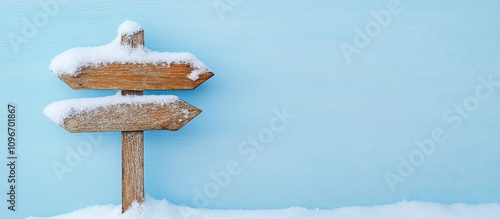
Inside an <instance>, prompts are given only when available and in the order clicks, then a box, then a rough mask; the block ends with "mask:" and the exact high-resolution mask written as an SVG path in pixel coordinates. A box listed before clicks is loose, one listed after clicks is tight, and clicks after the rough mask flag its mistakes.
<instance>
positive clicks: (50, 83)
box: [0, 0, 500, 218]
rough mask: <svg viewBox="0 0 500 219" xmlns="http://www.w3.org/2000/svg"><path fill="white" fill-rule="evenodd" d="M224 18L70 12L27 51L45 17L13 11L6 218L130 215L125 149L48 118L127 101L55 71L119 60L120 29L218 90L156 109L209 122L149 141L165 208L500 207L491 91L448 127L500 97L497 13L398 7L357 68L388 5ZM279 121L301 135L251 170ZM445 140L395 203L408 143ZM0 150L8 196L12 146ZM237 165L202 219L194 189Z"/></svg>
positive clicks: (173, 4) (163, 8)
mask: <svg viewBox="0 0 500 219" xmlns="http://www.w3.org/2000/svg"><path fill="white" fill-rule="evenodd" d="M40 2H45V1H40ZM214 2H217V1H212V0H193V1H131V0H127V1H98V0H86V1H67V3H65V2H63V1H61V2H60V3H58V5H59V8H58V10H57V12H55V13H54V14H53V15H54V16H47V22H46V24H44V25H39V27H37V32H36V33H35V34H34V36H32V37H29V38H27V42H26V43H23V44H20V45H19V46H18V50H17V51H16V50H15V49H14V46H13V44H12V43H11V42H10V41H9V37H8V36H9V34H17V35H18V36H23V34H22V28H23V25H24V23H23V18H26V19H28V20H30V21H32V20H33V17H36V16H42V15H40V14H39V13H46V12H44V11H43V8H42V6H40V4H39V1H26V0H25V1H21V2H14V1H3V2H2V6H1V7H0V14H1V15H2V20H1V21H0V37H1V38H0V60H1V66H0V69H1V71H0V72H1V77H2V79H1V82H0V85H1V87H0V93H1V94H2V96H1V105H2V108H5V109H3V110H0V118H3V119H1V120H0V121H3V122H1V123H0V124H2V125H1V126H4V127H6V126H7V124H6V120H7V119H6V118H7V115H6V114H7V112H6V105H7V103H14V104H15V105H16V106H17V108H18V115H17V116H18V120H17V121H18V126H17V129H18V133H17V134H18V138H17V143H18V147H17V153H18V157H19V160H18V191H17V193H18V197H17V200H18V206H17V212H16V213H14V214H12V213H10V212H9V211H8V210H7V203H6V202H5V201H2V203H3V204H2V205H0V207H1V208H0V214H1V215H8V216H9V217H14V218H16V217H24V216H29V215H35V216H50V215H56V214H62V213H66V212H69V211H73V210H76V209H80V208H84V207H86V206H91V205H102V204H120V203H121V143H120V142H121V141H120V133H104V134H102V135H101V136H98V135H88V134H71V133H69V132H67V131H65V130H64V129H62V128H61V127H59V126H57V125H56V124H54V123H52V122H51V121H50V120H49V119H48V118H46V117H45V116H44V115H43V113H42V110H43V109H44V108H45V106H47V105H48V104H49V103H50V102H53V101H58V100H63V99H70V98H79V97H98V96H106V95H112V94H114V93H115V92H116V91H93V90H72V89H71V88H69V87H68V86H67V85H66V84H64V83H63V82H62V81H60V80H59V79H58V78H57V77H55V76H54V75H52V74H51V72H50V71H49V70H48V65H49V63H50V61H51V59H52V58H53V57H54V56H55V55H57V54H59V53H61V52H63V51H65V50H67V49H70V48H73V47H81V46H98V45H103V44H107V43H109V42H111V40H112V39H114V37H115V35H116V30H117V28H118V26H119V25H120V24H121V23H122V22H123V21H124V20H126V19H130V20H134V21H137V22H138V23H140V24H141V25H142V27H143V28H144V30H145V41H146V45H147V46H148V47H149V48H150V49H152V50H157V51H187V52H191V53H193V54H195V55H196V56H197V57H198V58H199V59H200V60H202V61H203V62H204V63H205V64H206V65H207V66H209V67H210V68H211V69H212V70H213V72H214V73H215V76H214V77H213V78H211V79H210V80H208V81H207V82H206V83H204V84H203V85H201V86H200V87H198V88H197V89H196V90H194V91H170V92H169V91H150V92H146V94H175V95H178V96H179V97H180V98H182V99H183V100H185V101H186V102H188V103H191V104H193V105H194V106H196V107H198V108H200V109H202V110H203V113H202V114H201V115H200V116H198V117H197V118H195V119H194V120H193V121H191V122H190V123H189V124H187V125H186V126H185V127H184V128H183V129H181V130H180V131H177V132H169V131H148V132H146V133H145V190H146V193H147V194H149V195H150V196H152V197H154V198H158V199H163V198H165V199H167V200H169V201H170V202H172V203H175V204H180V205H187V206H194V207H207V208H214V209H215V208H217V209H219V208H220V209H232V208H238V209H274V208H285V207H291V206H302V207H309V208H316V207H319V208H336V207H341V206H351V205H378V204H385V203H393V202H397V201H400V200H402V199H406V200H418V201H432V202H442V203H456V202H465V203H483V202H499V201H500V172H499V171H498V167H499V166H500V157H499V156H498V155H499V153H500V147H499V142H500V135H498V133H499V132H500V117H499V116H498V113H499V110H498V109H499V107H500V94H499V93H498V90H496V91H494V92H492V93H491V95H490V97H489V98H488V99H486V100H480V102H479V107H478V108H477V110H473V112H470V116H469V117H468V118H463V119H462V121H463V123H462V124H461V125H460V126H459V127H458V128H456V129H453V128H452V125H453V124H455V123H453V122H447V121H445V120H444V119H443V114H444V113H445V112H447V111H448V110H450V109H453V106H454V105H455V104H463V101H464V100H466V99H467V98H468V97H471V96H473V95H474V92H475V89H476V87H477V86H478V85H480V82H479V81H478V77H480V76H483V77H485V78H487V77H488V76H490V75H491V77H492V78H493V80H495V81H500V73H499V72H498V70H499V69H500V62H498V60H499V58H500V57H499V56H500V53H499V52H498V51H500V41H499V40H498V35H499V33H500V32H499V30H500V29H499V28H500V13H499V12H500V5H499V4H498V3H497V2H496V1H490V0H478V1H434V0H432V1H430V0H419V1H409V0H401V1H400V4H401V5H400V8H401V13H399V14H393V15H392V17H391V21H390V23H389V24H388V25H387V26H386V27H382V28H381V30H380V33H379V34H378V35H376V36H374V37H372V38H370V39H371V42H370V43H369V45H368V46H367V47H366V48H362V49H360V53H359V54H353V55H352V57H351V58H352V61H351V62H350V63H348V62H347V61H346V59H345V57H344V55H343V54H342V50H341V49H340V47H339V45H340V44H341V43H342V42H345V43H349V44H351V45H353V40H354V38H355V36H356V34H357V32H356V28H361V29H364V28H365V25H366V24H367V23H369V22H371V21H374V20H375V19H374V17H373V16H372V15H371V14H370V12H371V11H380V10H386V9H387V4H388V3H389V2H390V1H389V0H351V1H320V0H317V1H284V0H277V1H246V0H243V1H241V3H240V2H239V1H232V3H233V5H231V4H230V3H229V2H226V1H224V0H220V1H218V2H222V3H224V4H225V5H226V6H228V7H229V8H230V9H231V10H229V11H225V12H224V13H222V14H219V15H221V16H219V15H218V13H217V10H216V9H215V8H214V5H213V3H214ZM42 18H43V17H42ZM41 21H43V20H41ZM499 90H500V88H499ZM283 108H286V109H287V112H288V113H291V114H294V115H295V116H296V117H295V119H293V120H291V121H290V123H289V124H288V125H286V126H285V129H284V130H283V131H282V132H279V133H274V138H272V139H271V140H270V142H269V143H268V144H266V148H265V149H264V150H262V151H258V153H257V156H256V157H255V159H254V160H252V161H247V158H248V155H245V154H241V153H240V152H239V150H238V146H239V145H240V144H241V143H242V142H246V141H247V139H248V137H249V136H257V135H258V134H259V132H263V131H262V130H265V128H269V123H270V121H271V120H272V119H273V118H274V117H275V113H274V112H273V110H278V111H282V110H283ZM278 124H280V123H279V122H278ZM436 128H441V129H442V130H444V131H445V134H446V137H447V138H446V141H445V142H444V143H441V144H437V145H436V149H435V151H434V153H432V154H431V155H429V156H427V155H426V156H425V157H424V159H425V160H424V161H423V162H422V164H421V165H419V166H417V167H415V168H414V171H413V173H412V174H411V175H410V176H408V177H404V182H400V183H397V184H396V185H395V187H394V188H395V189H394V191H393V190H391V187H390V186H389V184H388V182H387V180H386V178H385V176H384V174H385V173H387V172H388V171H390V172H392V173H395V174H398V167H400V165H401V162H400V160H399V158H400V157H402V158H404V159H405V160H408V159H409V156H410V154H412V153H414V152H415V151H418V147H417V146H416V145H415V143H414V141H415V139H420V140H422V139H426V138H430V137H431V134H432V132H433V130H435V129H436ZM89 136H91V137H96V136H97V137H102V141H100V142H99V143H98V144H94V145H93V147H92V152H91V153H90V154H89V155H87V156H82V161H81V163H80V164H79V165H76V167H71V169H72V172H71V173H65V174H63V177H62V180H59V179H58V177H57V175H56V173H55V171H54V170H53V167H52V165H53V164H54V163H55V162H58V163H60V164H64V165H66V164H67V163H66V161H65V159H66V157H67V155H68V151H67V148H68V147H69V148H73V149H76V148H77V146H78V145H79V144H82V143H81V142H88V137H89ZM0 137H1V139H4V140H3V142H4V143H2V144H3V145H4V146H2V148H4V149H2V150H0V151H1V157H0V161H1V163H2V165H1V166H2V167H1V168H0V169H1V172H0V173H2V174H1V175H0V179H1V180H0V191H1V192H2V194H4V193H5V192H7V188H8V186H7V183H6V178H7V174H6V172H5V171H6V170H7V167H6V166H5V163H7V161H6V159H5V157H6V156H7V154H6V152H7V150H6V149H5V148H6V140H5V139H6V138H7V135H6V132H1V133H0ZM230 161H235V162H237V163H239V164H240V165H239V168H240V169H241V172H240V173H239V174H238V175H236V176H231V178H230V182H229V184H228V185H227V186H226V187H224V188H220V189H219V191H218V193H217V194H216V195H215V197H213V198H209V199H208V202H209V203H208V205H206V206H197V205H196V204H195V203H193V198H194V196H195V193H194V192H193V189H198V190H200V191H203V189H204V187H205V186H206V185H209V184H210V183H212V182H214V180H213V179H212V178H211V177H210V172H215V173H217V172H219V171H222V170H224V169H225V168H226V164H227V163H228V162H230ZM4 178H5V180H4ZM210 191H212V190H210ZM6 198H7V196H6V195H2V196H1V199H0V200H4V199H6ZM2 218H4V217H2Z"/></svg>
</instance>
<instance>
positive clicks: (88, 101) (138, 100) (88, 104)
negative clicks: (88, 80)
mask: <svg viewBox="0 0 500 219" xmlns="http://www.w3.org/2000/svg"><path fill="white" fill-rule="evenodd" d="M177 100H179V97H177V96H174V95H146V96H132V95H127V96H122V95H121V93H120V92H118V93H116V95H113V96H107V97H95V98H79V99H69V100H62V101H57V102H53V103H51V104H49V105H48V106H47V107H45V109H44V110H43V113H44V114H45V115H46V116H47V117H49V119H50V120H52V121H53V122H55V123H57V124H58V125H62V123H63V122H64V119H66V118H68V117H70V116H73V115H75V114H78V113H81V112H86V111H91V110H94V109H97V108H100V107H104V108H106V107H110V106H116V105H123V104H133V105H139V106H140V105H143V104H149V103H154V104H159V105H162V106H163V105H165V104H168V103H171V102H174V101H177Z"/></svg>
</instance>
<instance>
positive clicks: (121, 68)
mask: <svg viewBox="0 0 500 219" xmlns="http://www.w3.org/2000/svg"><path fill="white" fill-rule="evenodd" d="M193 70H194V68H193V67H191V66H190V65H188V64H170V65H168V64H165V63H164V64H157V65H154V64H146V65H145V64H134V63H125V64H121V63H110V64H105V65H100V66H96V67H86V68H83V69H82V70H81V73H80V74H79V75H77V76H70V75H64V74H63V75H60V76H58V77H59V78H60V79H61V80H62V81H64V83H66V84H68V85H69V86H70V87H71V88H73V89H76V90H80V89H93V90H193V89H195V88H196V87H198V86H199V85H200V84H202V83H203V82H205V81H206V80H208V79H209V78H211V77H212V76H214V73H212V72H205V73H203V74H201V75H200V76H199V78H198V80H196V81H193V80H191V79H189V78H188V77H187V75H188V74H190V73H191V72H192V71H193Z"/></svg>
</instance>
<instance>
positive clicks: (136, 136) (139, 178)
mask: <svg viewBox="0 0 500 219" xmlns="http://www.w3.org/2000/svg"><path fill="white" fill-rule="evenodd" d="M134 201H137V202H143V201H144V132H143V131H134V132H122V212H125V211H126V210H127V209H128V208H129V207H130V206H131V205H132V203H133V202H134Z"/></svg>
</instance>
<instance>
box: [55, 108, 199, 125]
mask: <svg viewBox="0 0 500 219" xmlns="http://www.w3.org/2000/svg"><path fill="white" fill-rule="evenodd" d="M200 113H201V110H200V109H198V108H196V107H194V106H192V105H190V104H188V103H186V102H184V101H182V100H178V101H175V102H172V103H169V104H166V105H163V106H162V105H158V104H143V105H133V104H122V105H114V106H109V107H106V108H104V107H100V108H97V109H95V110H91V111H85V112H80V113H78V114H75V115H73V116H70V117H68V118H66V119H65V120H64V122H63V124H62V127H63V128H64V129H66V130H68V131H69V132H114V131H141V130H171V131H176V130H179V129H180V128H182V127H183V126H184V125H186V124H187V123H188V122H189V121H190V120H191V119H193V118H194V117H196V116H197V115H198V114H200Z"/></svg>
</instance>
